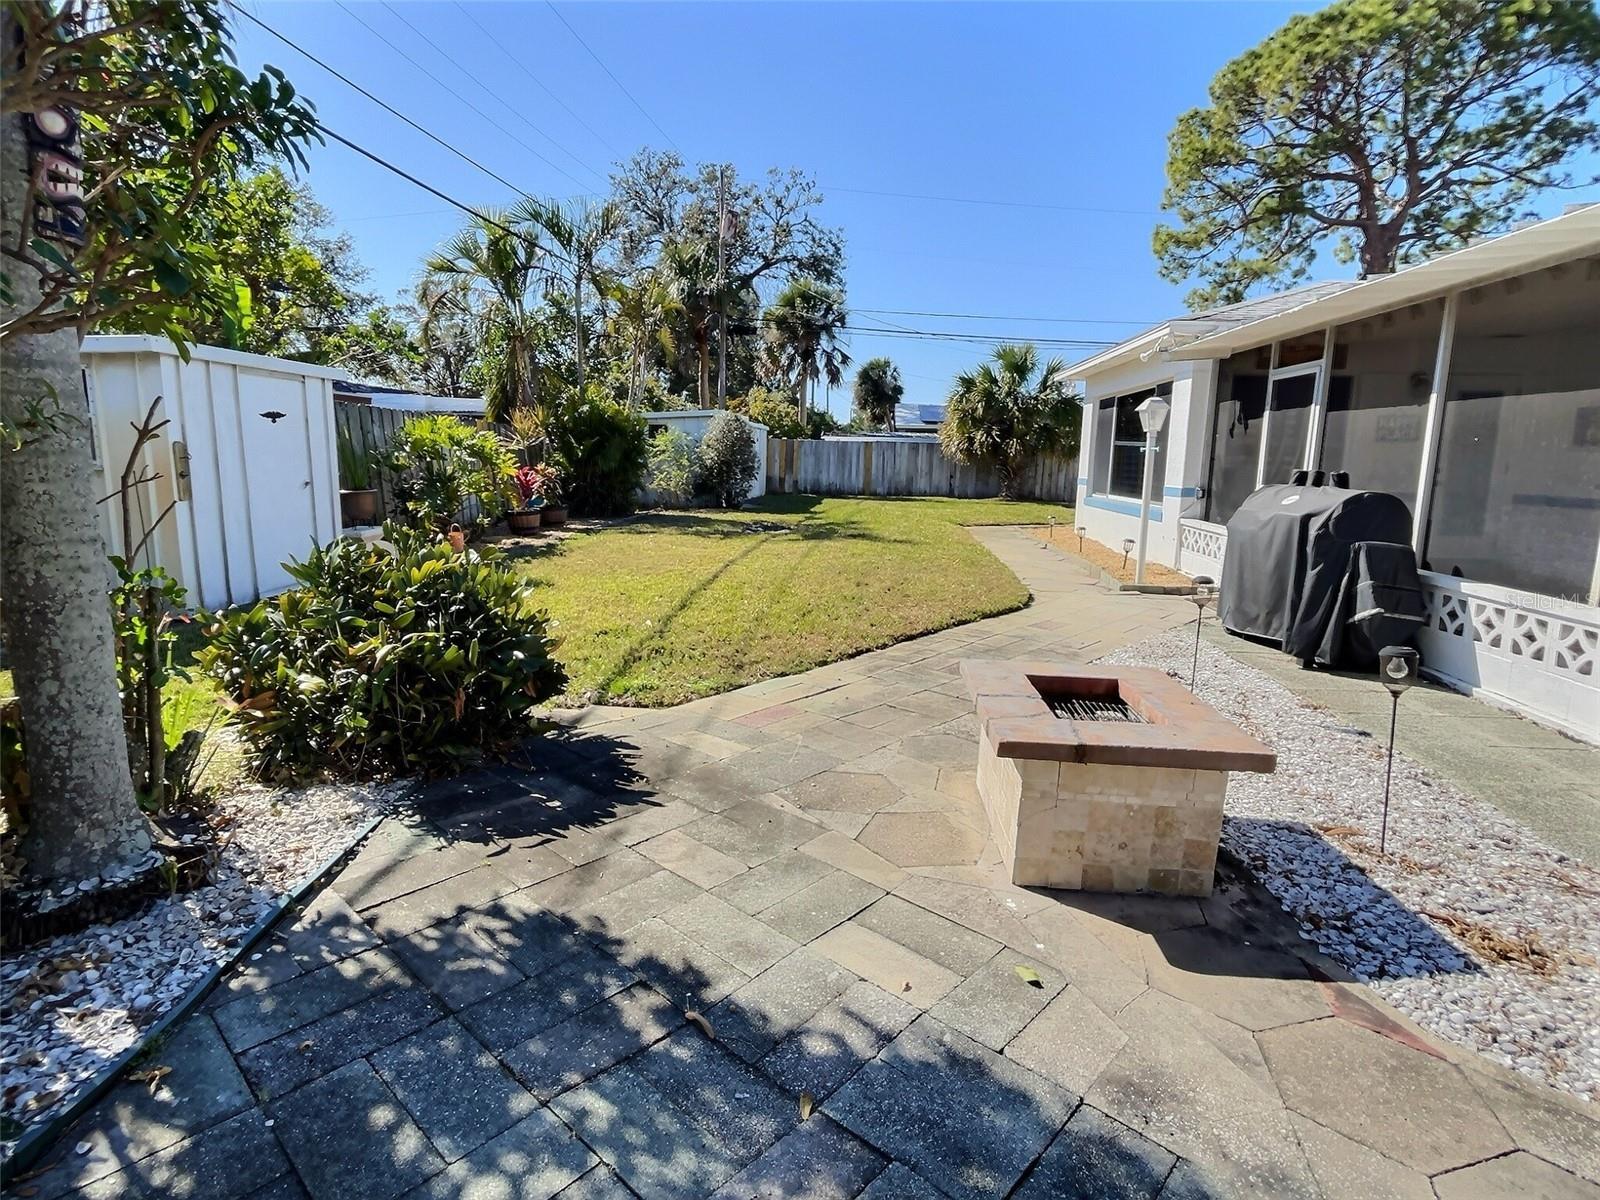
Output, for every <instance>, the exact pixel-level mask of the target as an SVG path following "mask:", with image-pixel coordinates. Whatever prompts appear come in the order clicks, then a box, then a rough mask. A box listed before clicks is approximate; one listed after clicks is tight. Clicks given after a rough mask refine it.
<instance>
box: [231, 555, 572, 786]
mask: <svg viewBox="0 0 1600 1200" xmlns="http://www.w3.org/2000/svg"><path fill="white" fill-rule="evenodd" d="M385 536H386V537H387V538H388V539H389V540H390V541H391V542H392V543H393V547H394V548H393V550H392V551H391V550H390V549H388V548H386V547H384V546H383V545H382V544H381V543H380V544H377V545H367V544H364V543H362V542H360V541H356V540H354V539H350V538H341V539H339V540H337V541H334V542H333V543H331V544H330V545H328V546H326V547H324V548H322V549H319V550H314V551H312V553H311V556H310V558H308V559H307V560H306V561H305V562H303V563H293V564H290V568H289V570H290V573H291V574H292V575H293V576H294V577H295V578H296V579H297V580H299V582H300V586H299V587H297V588H295V589H294V590H292V591H289V592H285V593H283V594H282V595H280V596H277V597H274V598H273V599H271V600H263V601H261V602H259V603H257V604H255V605H254V606H252V607H249V608H242V609H236V610H234V611H233V612H230V613H228V614H227V615H226V616H224V617H222V618H220V619H219V620H218V621H217V623H216V627H215V629H214V630H212V637H211V642H210V645H209V646H208V647H207V648H206V649H205V650H204V651H202V652H201V656H200V661H201V665H202V667H203V669H204V670H205V671H206V672H207V673H208V674H209V675H211V676H212V677H214V678H215V679H217V680H218V682H219V683H220V684H221V686H222V690H223V692H224V693H225V695H226V696H227V697H228V698H229V699H230V700H231V701H232V707H233V710H234V712H233V720H234V721H235V722H236V723H237V724H238V725H239V726H240V728H241V729H242V731H243V734H244V737H245V740H246V742H247V744H248V747H249V750H250V754H251V758H252V760H253V763H254V765H255V766H256V768H257V770H258V771H260V772H261V773H262V774H263V775H265V776H268V777H286V776H287V777H295V776H307V775H319V774H331V775H335V776H342V777H352V776H367V775H373V774H382V773H387V772H399V773H409V772H413V771H422V772H440V771H446V770H453V769H456V768H457V767H458V766H459V765H460V764H461V763H462V761H463V760H467V759H470V758H474V757H477V756H479V755H483V754H492V753H494V752H497V751H499V750H501V749H503V748H506V747H508V746H510V745H511V744H513V743H514V742H515V741H516V740H517V739H518V738H519V737H522V736H524V735H526V734H527V733H528V732H529V729H530V725H531V720H532V713H531V710H532V706H533V705H535V704H537V703H538V702H539V701H541V700H544V699H546V698H548V697H550V696H552V695H554V694H555V693H556V692H557V691H559V690H560V688H561V687H562V685H563V683H564V682H565V678H566V676H565V672H564V671H563V670H562V669H561V666H560V665H559V664H558V663H556V662H555V660H554V659H553V658H552V657H551V651H552V650H553V649H554V645H555V643H554V642H553V641H552V640H551V638H550V637H549V635H548V632H547V629H546V620H545V617H544V614H543V613H542V612H541V611H540V610H539V606H538V603H537V601H536V599H535V594H534V586H533V584H532V583H530V582H528V581H527V580H525V579H523V578H522V577H520V576H518V575H517V574H515V573H514V572H512V571H510V570H508V569H506V568H504V567H502V566H500V565H499V564H498V563H497V562H496V561H495V559H494V557H493V552H480V551H477V550H467V551H465V552H464V553H456V552H454V551H452V550H451V549H450V547H449V546H448V545H446V544H445V543H443V542H440V541H438V540H437V539H436V538H435V537H434V535H433V534H432V533H431V532H418V531H413V530H407V529H403V528H401V527H399V526H397V525H389V526H387V527H386V528H385Z"/></svg>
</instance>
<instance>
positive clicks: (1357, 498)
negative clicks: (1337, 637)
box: [1217, 483, 1411, 662]
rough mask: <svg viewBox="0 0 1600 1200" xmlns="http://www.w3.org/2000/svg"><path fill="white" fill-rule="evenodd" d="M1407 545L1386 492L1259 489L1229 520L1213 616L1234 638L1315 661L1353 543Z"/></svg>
mask: <svg viewBox="0 0 1600 1200" xmlns="http://www.w3.org/2000/svg"><path fill="white" fill-rule="evenodd" d="M1410 540H1411V510H1410V509H1408V508H1407V507H1406V505H1405V502H1404V501H1403V500H1401V499H1400V498H1399V497H1398V496H1392V495H1390V494H1389V493H1388V492H1363V491H1355V490H1352V489H1350V488H1344V487H1331V486H1326V485H1324V486H1317V485H1313V484H1309V483H1281V484H1271V485H1269V486H1267V487H1263V488H1258V489H1256V491H1255V492H1254V493H1253V494H1251V495H1250V497H1249V498H1248V499H1246V500H1245V501H1244V503H1243V504H1241V505H1240V506H1239V508H1238V510H1237V511H1236V512H1235V513H1234V514H1233V519H1232V520H1231V521H1229V522H1228V553H1227V557H1226V558H1225V559H1224V560H1223V567H1222V589H1221V594H1220V595H1219V596H1218V597H1217V616H1218V617H1219V618H1220V619H1221V621H1222V625H1223V628H1225V629H1227V630H1229V631H1230V632H1232V633H1242V634H1247V635H1249V636H1251V637H1259V638H1266V639H1268V640H1270V641H1274V642H1277V643H1278V644H1279V645H1280V646H1282V647H1283V650H1284V651H1285V653H1288V654H1292V655H1294V656H1295V657H1296V658H1298V659H1300V660H1301V661H1302V662H1310V661H1312V659H1313V658H1314V657H1315V656H1316V653H1317V650H1318V648H1319V647H1320V646H1321V645H1322V642H1323V639H1324V636H1325V634H1326V632H1327V626H1328V623H1329V621H1330V620H1331V619H1332V618H1333V616H1334V613H1335V612H1336V611H1337V609H1338V607H1339V604H1338V597H1339V592H1340V589H1341V587H1342V585H1343V583H1344V578H1345V573H1346V571H1347V570H1348V569H1349V565H1350V556H1351V549H1352V547H1354V546H1355V545H1356V544H1357V543H1359V542H1390V543H1406V542H1409V541H1410Z"/></svg>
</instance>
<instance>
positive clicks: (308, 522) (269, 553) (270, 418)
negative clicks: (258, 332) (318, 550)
mask: <svg viewBox="0 0 1600 1200" xmlns="http://www.w3.org/2000/svg"><path fill="white" fill-rule="evenodd" d="M275 414H282V415H281V416H275ZM308 420H309V415H308V409H307V405H306V395H305V385H304V383H303V382H302V381H301V380H300V379H295V378H289V377H286V376H281V375H266V374H257V373H256V372H245V371H241V372H239V424H240V434H241V438H242V440H243V442H244V469H245V477H246V485H247V487H248V490H249V496H248V500H247V503H248V508H249V513H250V540H251V546H252V550H253V552H254V556H255V567H256V580H257V586H258V588H259V589H260V591H261V594H262V595H269V594H271V593H273V592H280V591H282V590H283V589H284V588H286V587H288V586H289V584H290V582H291V581H290V578H289V573H288V572H287V571H285V570H284V569H283V563H284V562H285V561H286V560H288V559H290V558H300V559H303V558H305V556H306V555H307V553H308V552H309V551H310V550H311V547H312V546H313V545H314V543H315V537H316V532H315V531H316V528H317V516H316V507H315V498H314V496H313V492H312V487H311V449H310V444H309V442H308V441H307V422H308ZM237 499H243V498H231V497H227V496H224V497H223V503H224V504H227V503H231V502H235V501H236V500H237Z"/></svg>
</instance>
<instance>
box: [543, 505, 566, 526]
mask: <svg viewBox="0 0 1600 1200" xmlns="http://www.w3.org/2000/svg"><path fill="white" fill-rule="evenodd" d="M544 523H545V524H546V525H565V524H566V523H567V506H566V505H565V504H562V505H553V504H546V505H545V506H544Z"/></svg>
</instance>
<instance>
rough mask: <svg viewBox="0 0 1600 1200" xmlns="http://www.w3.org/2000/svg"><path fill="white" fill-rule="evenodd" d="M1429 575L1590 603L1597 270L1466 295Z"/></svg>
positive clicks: (1429, 540) (1426, 553)
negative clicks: (1435, 573) (1500, 585)
mask: <svg viewBox="0 0 1600 1200" xmlns="http://www.w3.org/2000/svg"><path fill="white" fill-rule="evenodd" d="M1428 511H1429V516H1428V529H1427V536H1426V539H1425V541H1424V546H1423V559H1424V563H1425V565H1427V566H1428V567H1430V568H1431V569H1433V570H1435V571H1440V572H1443V573H1445V574H1458V575H1463V576H1465V577H1466V578H1468V579H1478V580H1482V581H1484V582H1486V583H1498V584H1502V585H1504V586H1507V587H1514V588H1518V589H1523V590H1527V591H1535V592H1541V593H1544V594H1546V595H1552V596H1563V597H1567V598H1569V599H1572V600H1575V601H1577V602H1579V603H1590V604H1593V603H1595V602H1596V596H1595V594H1594V590H1595V562H1596V555H1597V551H1600V259H1590V260H1588V261H1587V262H1577V263H1568V264H1565V265H1564V266H1561V267H1557V268H1553V269H1550V270H1546V271H1538V272H1534V273H1532V274H1529V275H1523V276H1519V277H1517V278H1514V279H1509V280H1503V281H1499V282H1496V283H1491V284H1486V285H1485V286H1483V287H1480V288H1475V289H1472V290H1471V291H1469V292H1467V293H1465V294H1463V295H1462V297H1461V300H1460V307H1459V309H1458V311H1457V317H1456V332H1455V342H1454V347H1453V350H1452V352H1451V358H1450V373H1449V378H1448V381H1447V384H1446V402H1445V406H1444V413H1443V419H1442V422H1441V425H1440V434H1439V458H1438V463H1437V466H1436V469H1435V473H1434V485H1433V494H1432V498H1431V500H1430V503H1429V510H1428Z"/></svg>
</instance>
